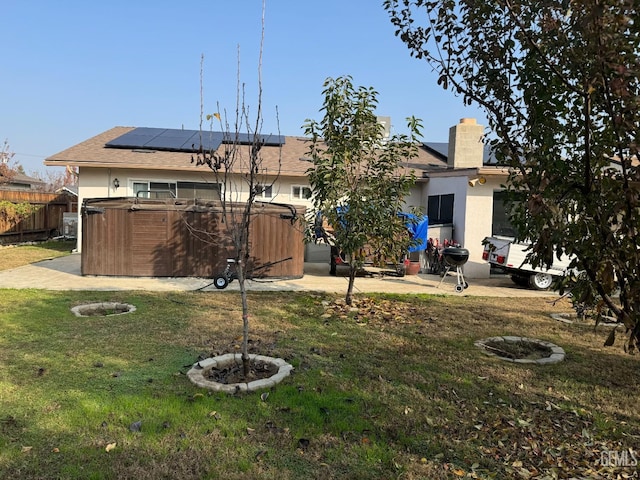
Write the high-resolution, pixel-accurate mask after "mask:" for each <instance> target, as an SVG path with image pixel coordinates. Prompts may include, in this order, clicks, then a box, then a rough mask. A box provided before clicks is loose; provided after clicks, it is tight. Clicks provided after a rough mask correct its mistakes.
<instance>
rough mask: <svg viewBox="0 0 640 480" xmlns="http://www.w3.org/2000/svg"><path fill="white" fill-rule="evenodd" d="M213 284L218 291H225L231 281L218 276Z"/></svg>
mask: <svg viewBox="0 0 640 480" xmlns="http://www.w3.org/2000/svg"><path fill="white" fill-rule="evenodd" d="M213 284H214V285H215V286H216V288H217V289H218V290H224V289H225V288H227V285H229V279H228V278H227V277H226V276H224V275H218V276H217V277H216V278H214V279H213Z"/></svg>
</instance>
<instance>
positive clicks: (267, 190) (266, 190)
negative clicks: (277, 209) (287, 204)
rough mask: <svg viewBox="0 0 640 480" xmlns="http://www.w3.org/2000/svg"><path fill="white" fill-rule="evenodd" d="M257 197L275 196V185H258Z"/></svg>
mask: <svg viewBox="0 0 640 480" xmlns="http://www.w3.org/2000/svg"><path fill="white" fill-rule="evenodd" d="M256 198H273V185H262V184H260V183H259V184H257V185H256Z"/></svg>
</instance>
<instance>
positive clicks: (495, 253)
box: [482, 236, 571, 290]
mask: <svg viewBox="0 0 640 480" xmlns="http://www.w3.org/2000/svg"><path fill="white" fill-rule="evenodd" d="M482 243H483V244H484V251H483V252H482V259H483V260H486V261H487V262H489V263H490V264H491V265H492V266H495V267H498V268H500V269H502V270H504V271H505V272H507V273H509V274H511V279H512V280H513V281H514V283H516V284H517V285H523V286H529V287H531V288H535V289H536V290H546V289H548V288H549V287H551V285H552V284H553V282H554V280H555V279H556V278H557V277H563V276H565V275H566V274H567V272H568V270H569V264H570V263H571V259H570V258H569V257H566V256H565V257H564V258H563V259H561V260H558V259H557V258H556V256H555V255H554V259H553V265H551V266H550V267H549V268H545V267H537V268H534V267H533V265H531V264H530V263H529V262H528V261H527V255H528V253H529V250H528V249H529V248H530V245H529V244H526V243H516V242H515V239H514V238H513V237H499V236H495V237H486V238H485V239H484V240H483V242H482Z"/></svg>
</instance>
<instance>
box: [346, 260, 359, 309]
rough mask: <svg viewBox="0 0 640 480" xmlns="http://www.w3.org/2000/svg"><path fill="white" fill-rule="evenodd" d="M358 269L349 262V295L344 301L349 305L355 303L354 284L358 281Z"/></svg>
mask: <svg viewBox="0 0 640 480" xmlns="http://www.w3.org/2000/svg"><path fill="white" fill-rule="evenodd" d="M357 272H358V270H357V269H356V268H355V267H354V266H353V264H349V286H348V287H347V296H346V297H345V299H344V301H345V303H346V304H347V305H351V304H352V303H353V284H354V283H355V281H356V273H357Z"/></svg>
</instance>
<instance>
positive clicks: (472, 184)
mask: <svg viewBox="0 0 640 480" xmlns="http://www.w3.org/2000/svg"><path fill="white" fill-rule="evenodd" d="M485 183H487V179H486V178H484V177H478V178H473V179H471V180H469V186H470V187H475V186H476V184H479V185H484V184H485Z"/></svg>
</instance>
